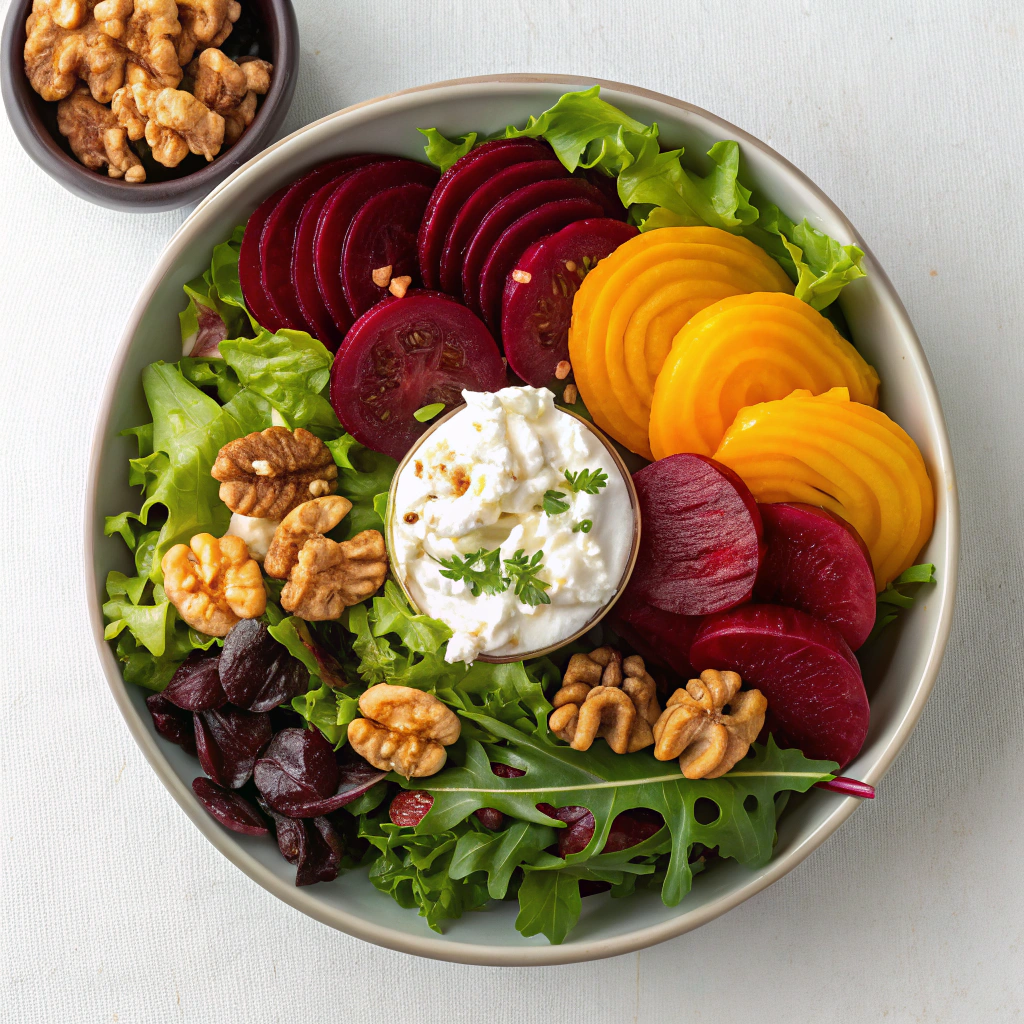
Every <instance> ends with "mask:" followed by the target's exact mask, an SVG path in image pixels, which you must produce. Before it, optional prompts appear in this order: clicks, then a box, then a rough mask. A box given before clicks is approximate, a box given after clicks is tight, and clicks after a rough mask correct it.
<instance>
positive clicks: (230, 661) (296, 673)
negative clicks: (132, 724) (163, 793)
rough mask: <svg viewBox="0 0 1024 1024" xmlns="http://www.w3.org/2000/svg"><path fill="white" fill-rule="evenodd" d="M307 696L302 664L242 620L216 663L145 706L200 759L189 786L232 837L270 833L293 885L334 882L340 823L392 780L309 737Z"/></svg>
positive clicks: (193, 665)
mask: <svg viewBox="0 0 1024 1024" xmlns="http://www.w3.org/2000/svg"><path fill="white" fill-rule="evenodd" d="M308 686H309V672H308V671H307V670H306V668H305V667H304V666H303V664H302V663H301V662H300V661H298V660H297V659H296V658H293V657H292V656H291V655H290V654H289V653H288V652H287V650H285V648H284V647H283V646H282V645H281V644H279V643H278V642H277V641H276V640H275V639H274V638H273V637H272V636H271V635H270V632H269V631H268V630H267V627H266V626H265V625H264V624H263V623H262V622H259V621H258V620H256V619H246V620H243V621H242V622H240V623H239V624H238V625H237V626H235V628H234V629H233V630H232V631H231V632H230V633H229V634H228V636H227V638H226V639H225V640H224V648H223V650H222V651H221V653H220V654H215V655H209V654H204V653H203V652H201V651H194V652H193V653H192V654H191V655H189V657H188V658H187V659H186V660H185V661H184V662H183V663H182V665H181V666H180V667H179V669H178V670H177V672H175V674H174V677H173V678H172V679H171V681H170V683H169V684H168V685H167V688H166V689H165V690H164V691H163V692H162V693H154V694H151V695H150V696H149V697H147V698H146V705H147V707H148V708H149V712H150V714H151V715H152V718H153V725H154V726H155V728H156V731H157V732H158V733H159V734H160V735H161V736H163V737H164V738H165V739H167V740H170V741H171V742H172V743H176V744H178V746H180V747H181V748H182V749H183V750H185V751H186V752H187V753H190V754H193V755H195V756H196V757H198V758H199V763H200V765H201V766H202V769H203V771H204V772H206V776H207V777H203V776H199V777H198V778H197V779H195V780H194V781H193V783H192V791H193V792H194V793H195V795H196V796H197V797H198V799H199V802H200V803H201V804H202V805H203V806H204V807H205V808H206V810H207V811H209V813H210V814H211V815H212V816H213V817H214V818H215V819H216V820H217V821H219V822H220V823H221V824H222V825H223V826H224V827H225V828H228V829H231V831H232V832H238V833H241V834H242V835H248V836H264V835H268V834H269V833H270V832H271V830H273V832H274V835H275V836H276V837H277V844H278V847H279V848H280V850H281V853H282V854H283V855H284V857H285V858H286V859H287V860H288V861H289V862H290V863H292V864H294V865H295V866H296V876H295V884H296V885H310V884H311V883H313V882H324V881H331V880H332V879H334V878H336V877H337V875H338V870H339V868H340V867H341V858H342V855H343V852H344V851H343V844H342V836H341V830H340V829H339V827H338V825H339V821H338V819H337V818H336V817H335V815H336V813H337V812H338V811H339V810H340V809H341V808H342V807H344V806H345V805H346V804H350V803H352V802H353V801H354V800H357V799H358V798H359V797H361V796H362V795H363V794H364V793H366V792H367V790H369V789H370V787H371V786H374V785H376V784H377V783H378V782H380V781H381V780H382V779H383V778H384V776H385V774H386V773H385V772H381V771H378V770H377V769H376V768H374V767H373V766H372V765H370V764H367V763H366V761H364V760H362V759H361V758H358V757H356V756H355V755H352V754H351V752H346V756H344V757H343V756H340V755H338V754H336V753H335V751H334V750H333V748H332V747H331V745H330V744H329V743H328V742H327V740H325V739H324V738H323V736H322V735H321V734H320V732H319V731H318V730H316V729H312V730H310V729H306V728H304V726H305V723H304V722H303V721H302V719H301V718H300V717H299V716H298V715H297V714H295V713H294V712H293V711H291V709H290V707H289V703H290V701H291V699H292V698H293V697H295V696H297V695H299V694H300V693H305V692H306V689H307V688H308Z"/></svg>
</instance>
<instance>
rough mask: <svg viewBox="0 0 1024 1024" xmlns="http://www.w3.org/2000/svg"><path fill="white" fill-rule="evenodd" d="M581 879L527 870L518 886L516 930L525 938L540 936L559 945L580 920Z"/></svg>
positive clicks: (569, 873) (563, 873)
mask: <svg viewBox="0 0 1024 1024" xmlns="http://www.w3.org/2000/svg"><path fill="white" fill-rule="evenodd" d="M582 909H583V903H582V900H581V899H580V877H579V875H578V874H577V873H576V872H573V871H530V870H526V872H525V875H524V877H523V884H522V885H521V886H519V914H518V915H517V917H516V931H518V932H519V933H520V934H521V935H525V936H527V937H529V936H531V935H540V934H543V935H544V936H545V938H547V940H548V942H550V943H551V944H552V945H554V946H559V945H561V944H562V942H563V941H564V939H565V937H566V935H568V934H569V932H570V931H571V930H572V928H573V927H574V926H575V924H576V922H577V921H578V920H579V918H580V911H581V910H582Z"/></svg>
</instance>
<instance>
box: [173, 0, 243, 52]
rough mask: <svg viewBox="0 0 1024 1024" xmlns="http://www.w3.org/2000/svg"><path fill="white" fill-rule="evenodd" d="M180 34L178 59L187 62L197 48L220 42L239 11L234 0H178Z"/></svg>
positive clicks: (228, 32) (231, 27)
mask: <svg viewBox="0 0 1024 1024" xmlns="http://www.w3.org/2000/svg"><path fill="white" fill-rule="evenodd" d="M177 6H178V18H179V20H180V21H181V37H180V38H179V40H178V63H179V64H181V65H182V66H184V65H186V64H187V63H188V62H189V61H190V60H191V59H192V56H193V54H194V53H195V52H196V50H197V49H199V50H203V49H205V48H206V47H208V46H220V45H221V43H223V42H224V40H225V39H227V37H228V36H229V35H231V30H232V29H233V28H234V27H235V22H236V21H238V18H239V16H240V15H241V13H242V7H241V4H239V3H237V2H236V0H178V4H177Z"/></svg>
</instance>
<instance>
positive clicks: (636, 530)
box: [384, 389, 643, 665]
mask: <svg viewBox="0 0 1024 1024" xmlns="http://www.w3.org/2000/svg"><path fill="white" fill-rule="evenodd" d="M545 390H550V389H545ZM556 402H557V396H556ZM467 408H468V406H467V405H466V403H465V402H463V403H462V404H461V405H457V406H455V408H454V409H449V410H448V412H446V413H445V414H444V415H443V416H441V417H439V418H438V419H436V420H434V421H433V422H432V423H431V424H430V426H429V427H428V428H427V429H426V430H425V431H423V433H422V434H420V436H419V437H417V438H416V442H415V444H414V445H413V446H412V447H411V448H410V449H409V450H408V451H407V452H406V453H405V455H403V456H402V458H401V461H400V462H399V463H398V467H397V468H396V469H395V475H394V476H393V477H392V478H391V486H390V487H389V488H388V506H387V509H386V511H385V516H386V518H385V520H384V544H385V546H386V547H387V552H388V564H389V565H395V564H396V560H395V557H394V555H393V554H392V551H393V550H394V536H393V534H394V526H395V514H394V509H395V494H396V493H397V491H398V478H399V476H401V474H402V470H403V469H405V467H406V466H408V465H409V460H410V459H412V457H413V455H415V454H416V452H418V451H419V450H420V448H421V447H422V446H423V443H424V442H425V441H426V440H427V438H428V437H430V435H431V434H433V433H434V431H435V430H437V428H438V427H440V426H441V425H442V424H444V423H447V422H448V421H449V420H450V419H451V418H452V417H453V416H455V415H456V413H460V412H463V411H465V410H466V409H467ZM555 409H556V410H557V411H558V412H562V413H565V414H566V415H567V416H571V417H572V418H573V419H574V420H578V421H579V422H580V423H582V424H583V426H584V428H586V429H588V430H589V431H590V432H591V433H592V434H593V435H594V437H596V438H597V440H598V441H600V442H601V444H602V445H603V446H604V449H605V451H607V452H608V454H609V455H610V456H611V459H612V462H613V464H614V465H615V468H616V469H617V470H618V472H619V476H620V477H621V478H622V480H623V482H624V483H625V485H626V497H627V498H629V508H630V511H631V512H632V513H633V539H632V540H631V541H630V544H629V554H628V555H627V556H626V564H625V565H624V566H623V567H622V572H621V574H620V575H619V581H618V583H617V584H616V586H615V593H614V594H612V596H611V597H610V598H609V599H608V600H607V601H606V602H605V603H604V604H603V605H602V606H601V607H600V608H598V610H597V611H596V612H594V614H593V615H591V616H590V618H589V619H587V621H586V622H584V623H583V625H582V626H580V628H579V629H577V630H574V631H573V632H572V633H570V634H569V635H568V636H567V637H565V638H564V639H562V640H559V641H558V643H556V644H549V645H548V646H547V647H538V648H537V649H536V650H533V651H526V652H517V653H515V654H485V653H481V654H478V655H477V656H476V658H475V660H476V661H482V662H485V663H487V664H491V665H510V664H512V663H513V662H517V661H526V660H527V659H528V658H543V657H545V656H546V655H548V654H554V652H555V651H557V650H558V649H559V648H561V647H565V646H566V644H571V643H572V642H573V641H574V640H579V638H580V637H581V636H583V634H584V633H586V632H589V631H590V630H591V629H593V628H594V627H595V626H596V625H597V624H598V623H599V622H600V621H601V620H602V619H603V618H604V617H605V616H606V615H607V614H608V613H609V612H610V611H611V610H612V609H613V608H614V607H615V605H616V604H618V601H619V598H620V597H622V594H623V592H624V591H625V589H626V586H627V585H628V583H629V580H630V577H631V576H632V575H633V569H634V568H635V567H636V560H637V558H638V557H639V555H640V535H641V531H642V529H643V523H642V520H641V515H640V499H639V498H638V497H637V493H636V485H635V484H634V483H633V476H632V474H631V473H630V472H629V467H627V465H626V463H625V462H624V461H623V458H622V456H621V455H620V454H619V453H618V452H617V451H616V450H615V445H613V444H612V442H611V439H610V438H608V437H607V436H606V435H605V433H604V431H603V430H601V429H600V428H599V427H598V426H597V425H596V424H594V423H591V422H590V420H588V419H586V418H585V417H583V416H581V415H580V414H579V413H578V412H573V411H572V409H566V408H565V407H564V406H562V405H558V404H556V405H555ZM394 577H395V583H396V584H398V589H399V590H401V591H402V593H403V594H404V595H405V599H406V601H408V602H409V604H410V606H411V607H412V610H413V611H414V612H416V613H417V614H420V613H421V611H422V609H421V608H420V606H419V604H418V603H417V601H416V599H415V598H414V597H413V596H412V594H411V593H410V591H409V588H408V587H407V586H406V584H405V580H404V579H402V577H401V576H400V575H399V574H398V573H394Z"/></svg>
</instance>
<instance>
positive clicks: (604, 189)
mask: <svg viewBox="0 0 1024 1024" xmlns="http://www.w3.org/2000/svg"><path fill="white" fill-rule="evenodd" d="M586 174H587V181H589V182H590V184H591V185H593V186H594V187H595V188H596V189H599V190H600V192H601V195H602V196H603V197H604V209H605V216H607V217H611V218H612V219H613V220H625V219H626V208H625V207H624V206H623V205H622V200H621V199H620V198H619V179H618V178H613V177H610V176H609V175H607V174H602V173H601V172H600V171H598V170H589V171H587V172H586Z"/></svg>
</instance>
